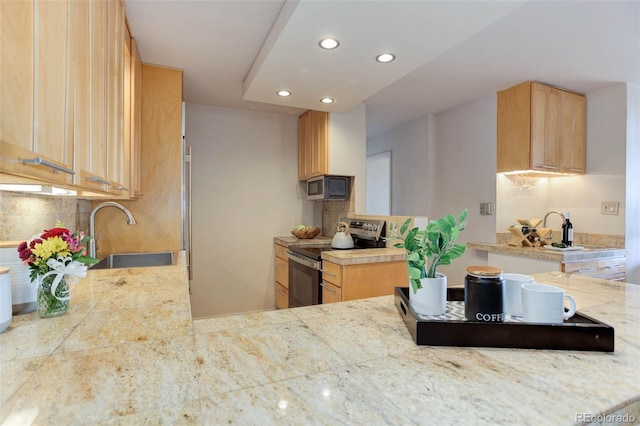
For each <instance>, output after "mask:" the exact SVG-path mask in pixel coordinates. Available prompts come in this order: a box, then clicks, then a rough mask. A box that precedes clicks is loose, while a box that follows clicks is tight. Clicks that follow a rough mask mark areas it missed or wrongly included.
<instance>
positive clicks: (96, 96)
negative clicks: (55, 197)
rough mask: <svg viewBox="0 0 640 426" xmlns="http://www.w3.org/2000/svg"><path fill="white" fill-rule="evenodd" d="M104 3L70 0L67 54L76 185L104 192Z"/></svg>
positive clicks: (105, 139)
mask: <svg viewBox="0 0 640 426" xmlns="http://www.w3.org/2000/svg"><path fill="white" fill-rule="evenodd" d="M106 20H107V2H106V1H101V0H96V1H91V2H72V7H71V54H72V58H73V61H72V63H73V73H74V75H73V78H72V79H71V82H72V84H73V85H74V93H75V96H74V102H73V105H74V115H73V126H74V146H75V170H76V177H75V180H74V183H75V185H76V186H78V187H80V188H84V189H89V190H96V191H101V192H107V191H108V190H109V181H108V180H107V135H106V111H107V105H106V91H105V87H106V86H105V78H106V75H107V69H106V56H105V54H104V46H105V43H106V39H107V34H106V31H107V26H106Z"/></svg>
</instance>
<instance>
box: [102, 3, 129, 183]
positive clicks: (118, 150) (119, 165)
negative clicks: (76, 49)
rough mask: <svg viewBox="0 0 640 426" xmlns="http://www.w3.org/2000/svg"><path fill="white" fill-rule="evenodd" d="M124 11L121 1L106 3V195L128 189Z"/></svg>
mask: <svg viewBox="0 0 640 426" xmlns="http://www.w3.org/2000/svg"><path fill="white" fill-rule="evenodd" d="M123 13H124V10H123V8H122V4H121V3H120V0H113V1H108V2H107V35H108V37H107V64H108V65H107V67H108V68H107V69H108V73H107V77H108V78H107V105H108V110H107V180H108V181H109V182H110V186H109V192H112V193H114V194H115V195H120V194H122V191H125V190H126V191H127V194H128V188H127V187H126V185H128V178H127V176H128V170H127V174H126V176H125V173H124V170H126V168H125V164H124V162H125V159H124V151H125V148H124V121H123V118H124V102H123V99H124V85H123V79H124V60H123V57H124V43H125V42H124V33H123V31H124V15H123Z"/></svg>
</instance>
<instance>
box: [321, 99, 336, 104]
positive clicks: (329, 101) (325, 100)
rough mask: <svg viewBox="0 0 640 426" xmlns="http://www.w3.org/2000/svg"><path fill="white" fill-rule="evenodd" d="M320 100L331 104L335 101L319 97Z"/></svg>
mask: <svg viewBox="0 0 640 426" xmlns="http://www.w3.org/2000/svg"><path fill="white" fill-rule="evenodd" d="M320 102H322V103H323V104H332V103H334V102H335V100H334V99H333V98H322V99H320Z"/></svg>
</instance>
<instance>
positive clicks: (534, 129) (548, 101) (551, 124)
mask: <svg viewBox="0 0 640 426" xmlns="http://www.w3.org/2000/svg"><path fill="white" fill-rule="evenodd" d="M559 92H560V91H559V90H558V89H555V88H553V87H549V86H545V85H542V84H538V83H532V84H531V167H532V168H533V169H537V170H544V171H550V172H557V171H559V170H560V146H559V136H560V135H559V128H558V120H559V113H560V93H559Z"/></svg>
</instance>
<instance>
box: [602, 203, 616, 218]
mask: <svg viewBox="0 0 640 426" xmlns="http://www.w3.org/2000/svg"><path fill="white" fill-rule="evenodd" d="M619 209H620V201H603V202H602V204H601V205H600V214H611V215H617V214H618V210H619Z"/></svg>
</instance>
